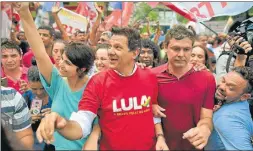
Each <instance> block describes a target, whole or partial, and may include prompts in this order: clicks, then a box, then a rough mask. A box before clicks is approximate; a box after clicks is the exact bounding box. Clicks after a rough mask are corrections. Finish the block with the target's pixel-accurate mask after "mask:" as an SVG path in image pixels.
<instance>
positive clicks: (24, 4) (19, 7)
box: [11, 2, 29, 13]
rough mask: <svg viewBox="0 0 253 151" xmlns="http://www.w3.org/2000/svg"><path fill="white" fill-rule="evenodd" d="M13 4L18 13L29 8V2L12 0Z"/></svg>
mask: <svg viewBox="0 0 253 151" xmlns="http://www.w3.org/2000/svg"><path fill="white" fill-rule="evenodd" d="M11 5H12V6H13V8H14V9H15V10H16V11H17V12H18V13H20V12H21V11H25V10H29V2H12V3H11Z"/></svg>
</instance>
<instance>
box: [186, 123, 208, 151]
mask: <svg viewBox="0 0 253 151" xmlns="http://www.w3.org/2000/svg"><path fill="white" fill-rule="evenodd" d="M210 135H211V131H210V129H209V128H208V127H207V126H206V125H202V126H199V127H195V128H192V129H190V130H189V131H187V132H186V133H184V134H183V139H187V140H188V141H189V142H190V143H191V144H192V145H193V146H194V147H195V148H196V149H199V150H201V149H203V148H204V147H205V146H206V144H207V142H208V138H209V136H210Z"/></svg>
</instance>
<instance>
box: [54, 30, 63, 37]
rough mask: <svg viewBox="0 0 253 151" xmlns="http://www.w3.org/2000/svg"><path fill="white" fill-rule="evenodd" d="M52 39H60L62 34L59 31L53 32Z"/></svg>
mask: <svg viewBox="0 0 253 151" xmlns="http://www.w3.org/2000/svg"><path fill="white" fill-rule="evenodd" d="M54 39H62V34H61V32H60V31H55V33H54Z"/></svg>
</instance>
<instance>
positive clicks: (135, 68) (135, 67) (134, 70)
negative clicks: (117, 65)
mask: <svg viewBox="0 0 253 151" xmlns="http://www.w3.org/2000/svg"><path fill="white" fill-rule="evenodd" d="M136 70H137V65H136V64H134V69H133V71H132V73H131V74H130V75H128V76H126V75H123V74H121V73H119V72H118V71H116V70H113V71H115V72H116V73H117V74H118V75H120V76H122V77H130V76H132V75H133V74H134V73H135V72H136Z"/></svg>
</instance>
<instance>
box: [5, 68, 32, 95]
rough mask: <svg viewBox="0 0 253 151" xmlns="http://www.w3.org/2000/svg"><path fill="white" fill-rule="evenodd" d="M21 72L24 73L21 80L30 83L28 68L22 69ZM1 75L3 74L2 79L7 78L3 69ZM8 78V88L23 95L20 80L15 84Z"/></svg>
mask: <svg viewBox="0 0 253 151" xmlns="http://www.w3.org/2000/svg"><path fill="white" fill-rule="evenodd" d="M20 70H21V71H22V75H21V77H20V79H21V80H24V81H26V82H28V79H27V73H28V68H26V67H20ZM1 73H2V74H1V77H6V75H5V73H4V70H3V68H1ZM6 78H7V83H8V87H12V88H14V89H15V90H17V91H18V92H19V93H20V94H23V93H22V92H21V91H20V90H19V89H20V82H19V80H18V81H17V82H14V81H13V80H12V79H10V78H8V77H6Z"/></svg>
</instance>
